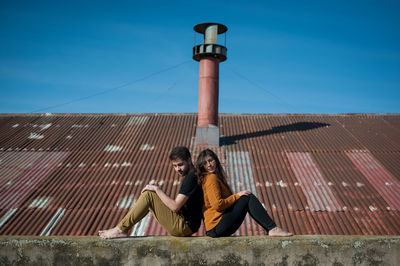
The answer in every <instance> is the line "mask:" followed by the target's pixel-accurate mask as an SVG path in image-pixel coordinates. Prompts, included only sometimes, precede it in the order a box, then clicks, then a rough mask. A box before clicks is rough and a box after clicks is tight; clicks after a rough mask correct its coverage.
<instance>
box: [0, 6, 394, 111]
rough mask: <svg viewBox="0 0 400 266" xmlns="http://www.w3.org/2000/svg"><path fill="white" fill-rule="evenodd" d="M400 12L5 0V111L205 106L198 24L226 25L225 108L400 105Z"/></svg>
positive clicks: (1, 107) (1, 102)
mask: <svg viewBox="0 0 400 266" xmlns="http://www.w3.org/2000/svg"><path fill="white" fill-rule="evenodd" d="M399 14H400V2H399V1H370V0H362V1H361V0H359V1H351V0H350V1H341V0H335V1H201V2H197V3H196V2H192V1H115V0H114V1H40V0H39V1H8V0H6V1H5V0H1V1H0V34H1V37H0V92H1V97H0V112H1V113H32V112H39V113H196V112H197V108H198V71H199V65H198V62H196V61H194V60H192V47H193V46H194V31H193V26H194V25H196V24H198V23H202V22H218V23H222V24H224V25H226V26H227V27H228V32H227V34H226V46H227V48H228V59H227V61H225V62H223V63H221V64H220V99H219V111H220V112H221V113H399V112H400V16H399ZM196 40H197V43H200V41H201V36H200V35H197V38H196ZM220 41H221V42H222V44H224V43H225V42H224V36H221V38H220Z"/></svg>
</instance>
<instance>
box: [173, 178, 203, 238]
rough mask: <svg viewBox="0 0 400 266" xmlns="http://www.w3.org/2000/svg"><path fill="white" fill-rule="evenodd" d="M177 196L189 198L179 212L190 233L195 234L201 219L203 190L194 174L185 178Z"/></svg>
mask: <svg viewBox="0 0 400 266" xmlns="http://www.w3.org/2000/svg"><path fill="white" fill-rule="evenodd" d="M179 194H183V195H185V196H188V197H189V199H188V200H187V201H186V203H185V204H184V205H183V206H182V208H181V209H180V211H181V213H182V214H183V217H184V218H185V221H186V223H187V224H188V225H189V227H190V229H192V232H193V233H196V232H197V230H199V227H200V223H201V219H202V218H203V190H202V188H201V186H200V185H199V184H198V183H197V176H196V174H195V173H194V172H191V173H189V174H188V175H187V176H185V178H184V179H183V181H182V186H181V188H180V190H179Z"/></svg>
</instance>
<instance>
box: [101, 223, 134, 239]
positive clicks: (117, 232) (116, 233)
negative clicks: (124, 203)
mask: <svg viewBox="0 0 400 266" xmlns="http://www.w3.org/2000/svg"><path fill="white" fill-rule="evenodd" d="M99 236H100V237H101V238H104V239H110V238H121V237H128V234H127V233H125V232H123V231H121V229H119V228H118V226H116V227H114V228H111V229H108V230H104V231H103V230H100V231H99Z"/></svg>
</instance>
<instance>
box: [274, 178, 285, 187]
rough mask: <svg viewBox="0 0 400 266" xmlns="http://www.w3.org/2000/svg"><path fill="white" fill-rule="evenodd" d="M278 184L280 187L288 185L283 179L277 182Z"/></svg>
mask: <svg viewBox="0 0 400 266" xmlns="http://www.w3.org/2000/svg"><path fill="white" fill-rule="evenodd" d="M276 185H277V186H280V187H287V185H286V184H285V182H283V180H281V181H279V182H276Z"/></svg>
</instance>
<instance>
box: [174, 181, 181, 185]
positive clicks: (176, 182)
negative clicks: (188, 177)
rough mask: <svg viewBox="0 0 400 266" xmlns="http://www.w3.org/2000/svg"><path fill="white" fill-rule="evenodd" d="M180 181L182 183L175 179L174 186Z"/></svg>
mask: <svg viewBox="0 0 400 266" xmlns="http://www.w3.org/2000/svg"><path fill="white" fill-rule="evenodd" d="M180 183H181V181H179V180H175V181H174V183H173V185H174V186H177V185H179V184H180Z"/></svg>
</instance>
